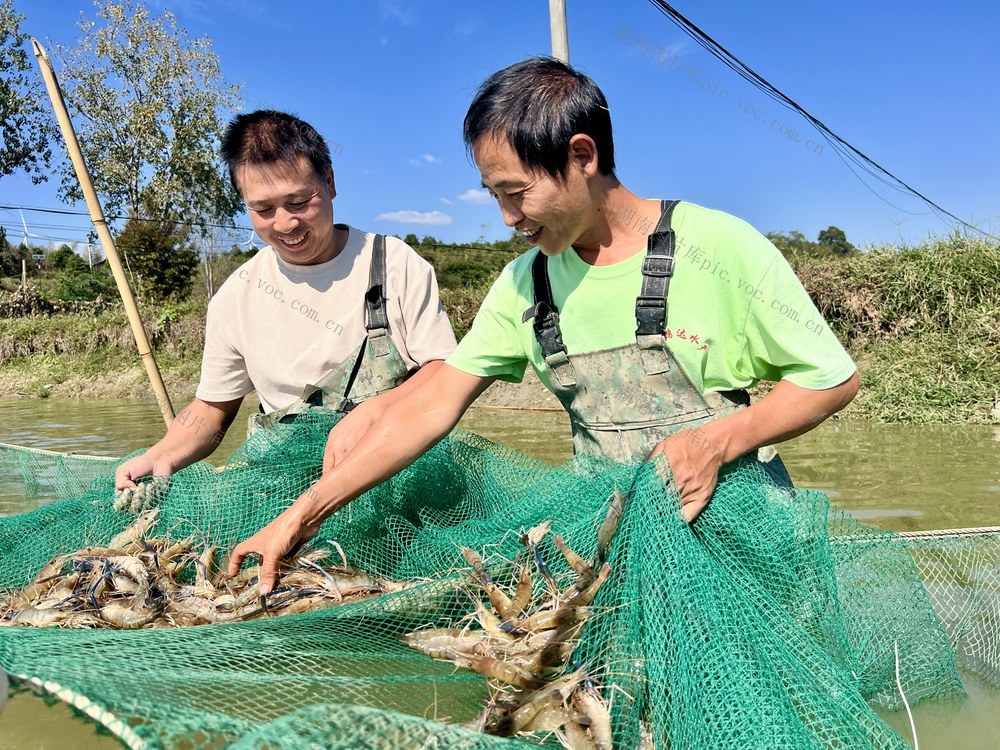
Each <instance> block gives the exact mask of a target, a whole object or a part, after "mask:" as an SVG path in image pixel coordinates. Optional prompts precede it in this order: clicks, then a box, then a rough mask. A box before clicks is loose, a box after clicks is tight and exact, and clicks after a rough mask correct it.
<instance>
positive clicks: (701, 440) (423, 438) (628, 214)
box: [230, 58, 858, 593]
mask: <svg viewBox="0 0 1000 750" xmlns="http://www.w3.org/2000/svg"><path fill="white" fill-rule="evenodd" d="M464 132H465V141H466V145H467V146H468V147H469V148H470V150H471V152H472V154H473V157H474V159H475V163H476V166H477V167H478V169H479V171H480V174H481V176H482V183H483V186H484V187H485V188H487V189H488V190H489V191H490V193H491V194H492V195H493V196H494V197H495V198H496V200H497V202H498V204H499V208H500V211H501V213H502V214H503V219H504V222H505V223H506V224H507V225H508V226H511V227H513V228H514V229H515V230H517V231H519V232H521V233H523V234H524V235H525V236H526V237H527V238H528V240H529V241H530V242H531V243H532V244H533V245H535V246H536V247H537V249H536V250H532V251H531V252H528V253H526V254H525V255H524V256H522V257H520V258H518V259H517V260H515V261H513V262H512V263H511V264H510V265H509V266H508V267H507V268H506V269H505V270H504V272H503V273H502V274H501V276H500V278H499V279H498V280H497V282H496V283H495V284H494V286H493V288H492V289H491V290H490V292H489V294H488V295H487V298H486V300H485V301H484V303H483V306H482V308H481V310H480V312H479V313H478V314H477V316H476V320H475V323H474V324H473V327H472V330H471V331H470V332H469V334H468V335H467V336H466V337H465V339H464V340H463V341H462V342H461V344H460V345H459V347H458V349H457V350H456V351H455V353H454V354H453V355H452V356H451V357H449V359H448V360H447V362H446V364H445V365H443V366H442V367H441V368H440V370H439V371H437V372H436V373H434V375H433V377H431V378H430V379H428V381H427V382H426V383H424V384H423V385H421V387H420V388H419V389H416V390H415V391H414V392H413V393H412V394H410V395H409V396H408V397H407V398H406V399H404V400H400V401H398V402H396V403H395V404H393V405H392V406H391V407H390V408H388V409H387V410H386V411H385V412H384V414H383V415H382V417H381V418H380V420H379V421H378V422H377V423H376V424H375V425H374V426H373V427H372V429H370V430H369V431H368V432H367V433H366V434H365V436H364V437H363V438H362V439H361V440H360V442H359V443H358V444H357V445H356V446H354V447H353V449H352V450H351V451H350V453H349V454H347V455H345V456H338V457H337V460H336V461H335V465H334V466H333V468H332V470H330V471H328V472H327V473H326V474H325V475H324V476H323V477H322V478H321V479H320V480H319V481H318V482H316V483H315V484H314V485H313V486H312V487H311V488H310V489H309V490H308V491H306V492H305V493H303V494H302V495H301V496H300V497H299V498H298V499H297V500H296V501H295V503H293V505H292V506H291V507H289V508H288V509H287V510H286V511H284V512H283V513H282V514H281V515H280V516H278V518H276V519H275V520H274V521H273V522H272V523H271V524H269V525H268V526H267V527H265V528H264V529H262V530H261V531H259V532H258V533H257V534H255V535H254V536H252V537H250V538H249V539H247V540H246V541H245V542H243V543H242V544H240V545H238V546H237V547H236V549H235V550H234V553H233V556H232V562H231V564H230V573H235V572H236V570H238V568H239V566H240V564H241V563H242V561H243V559H244V557H245V556H246V555H247V554H249V553H251V552H257V553H260V554H261V555H262V558H263V564H262V568H261V576H260V580H261V584H260V589H261V592H262V593H266V592H267V591H269V590H271V588H273V586H274V583H275V579H276V565H277V562H278V560H280V559H281V558H282V557H283V556H284V555H286V554H288V553H289V552H290V551H292V550H293V549H295V548H296V547H297V546H298V545H299V544H301V543H302V542H303V541H305V540H306V539H309V538H310V537H312V536H313V535H314V534H315V533H316V532H317V530H318V528H319V525H320V524H321V523H322V521H323V520H324V519H325V518H327V517H328V516H329V515H330V514H331V513H333V512H335V511H336V510H338V509H340V508H342V507H344V506H345V505H346V504H347V503H349V502H350V501H351V500H353V499H354V498H355V497H357V496H358V495H360V494H361V493H363V492H365V491H366V490H368V489H369V488H371V487H373V486H375V485H376V484H378V483H380V482H381V481H383V480H385V479H386V478H388V477H390V476H392V475H393V474H394V473H396V472H397V471H399V470H401V469H402V468H404V467H406V466H408V465H409V464H410V463H412V462H413V461H414V460H416V459H417V458H418V457H419V456H420V455H421V454H422V453H423V452H424V451H426V450H427V449H428V448H429V447H431V446H432V445H434V444H435V443H436V442H437V441H438V440H440V439H441V438H442V437H443V436H445V435H446V434H447V433H448V432H449V431H450V430H451V429H452V428H453V427H454V426H455V424H457V422H458V420H459V419H460V417H461V416H462V414H463V413H464V412H465V410H466V409H467V408H468V407H469V405H470V404H472V402H473V401H474V400H475V399H476V398H477V397H478V396H479V395H480V394H481V393H482V392H483V391H484V390H485V389H486V388H487V387H488V386H489V385H490V384H491V383H492V382H493V381H494V380H496V379H497V378H501V379H505V380H512V381H516V380H519V379H520V378H521V377H522V376H523V373H524V370H525V368H526V367H527V365H528V364H529V363H530V364H531V365H532V366H533V367H534V368H535V369H536V370H537V371H538V373H539V375H540V377H541V378H542V380H543V381H544V382H545V383H546V385H547V386H548V387H550V388H551V389H552V390H553V391H554V392H555V393H556V395H557V396H558V397H559V399H560V401H561V402H562V403H563V405H564V406H565V407H566V409H567V411H568V412H569V414H570V419H571V423H572V426H573V437H574V448H575V450H576V451H577V452H578V453H595V454H596V453H599V454H602V455H608V456H611V457H613V458H616V459H619V460H626V459H632V458H644V457H647V456H648V457H652V456H655V455H658V454H661V453H662V454H664V457H665V458H666V460H667V462H668V464H669V466H670V468H671V471H672V473H673V480H674V484H675V486H676V488H677V491H678V493H679V495H680V498H681V503H682V508H681V513H682V514H683V516H684V517H685V518H686V519H687V520H693V519H694V518H695V517H696V516H697V515H698V513H699V512H701V510H702V509H703V508H704V507H705V505H706V504H707V503H708V501H709V499H710V497H711V495H712V491H713V490H714V488H715V485H716V482H717V480H718V473H719V469H720V468H721V467H722V466H723V464H726V463H729V462H732V461H753V462H759V463H760V464H761V466H762V467H763V468H764V469H765V471H766V472H767V473H768V475H770V476H771V478H772V479H773V481H776V482H778V483H784V484H787V483H789V480H788V478H787V474H786V473H785V471H784V468H783V467H782V466H781V465H780V460H779V459H777V457H776V455H775V453H774V450H773V448H770V446H771V444H773V443H776V442H781V441H783V440H787V439H789V438H792V437H795V436H797V435H800V434H802V433H804V432H806V431H808V430H810V429H812V428H813V427H815V426H816V425H818V424H819V423H820V422H822V421H823V420H824V419H826V418H827V417H828V416H830V415H831V414H833V413H834V412H836V411H838V410H839V409H841V408H843V407H844V406H845V405H846V404H847V403H849V402H850V400H851V399H852V398H853V397H854V395H855V394H856V392H857V387H858V377H857V373H856V371H855V368H854V364H853V363H852V362H851V360H850V357H848V356H847V354H846V353H845V352H844V350H843V347H841V345H840V343H839V342H838V341H837V340H836V337H835V336H834V335H833V334H832V332H830V331H829V329H828V328H827V327H826V325H825V324H824V323H823V321H822V318H821V317H820V315H819V313H818V312H817V311H816V309H815V307H814V306H813V304H812V302H811V301H810V300H809V297H808V295H807V294H806V293H805V291H804V290H803V289H802V287H801V285H800V284H799V283H798V281H797V279H795V276H794V274H793V273H792V272H791V270H790V269H789V268H788V266H787V264H786V263H785V261H784V259H783V258H782V257H781V255H780V253H778V251H777V250H775V248H774V247H773V246H772V245H771V244H770V243H769V242H768V241H767V240H766V239H765V238H764V237H762V236H761V235H760V234H759V233H757V232H756V231H755V230H753V229H752V228H750V227H749V226H747V225H746V224H745V223H743V222H741V221H739V220H738V219H735V218H733V217H730V216H727V215H726V214H723V213H720V212H716V211H709V210H707V209H704V208H700V207H697V206H693V205H691V204H686V203H679V204H678V203H677V202H668V201H660V200H647V199H643V198H641V197H639V196H637V195H635V194H634V193H632V192H631V191H629V190H628V189H627V188H626V187H625V186H624V185H622V183H621V182H619V180H618V177H617V176H616V175H615V171H614V170H615V165H614V143H613V139H612V135H611V119H610V113H609V111H608V106H607V101H606V99H605V97H604V94H603V93H602V92H601V90H600V89H599V88H598V87H597V85H596V84H595V83H594V82H593V81H592V80H591V79H590V78H588V77H587V76H584V75H582V74H580V73H578V72H577V71H575V70H574V69H572V68H570V67H569V66H567V65H565V64H563V63H560V62H558V61H555V60H551V59H547V58H534V59H530V60H526V61H524V62H521V63H517V64H515V65H512V66H510V67H508V68H505V69H503V70H501V71H499V72H497V73H495V74H493V75H492V76H491V77H490V78H488V79H487V80H486V81H485V82H484V83H483V85H482V86H481V87H480V89H479V91H478V93H477V95H476V98H475V100H474V101H473V103H472V105H471V107H470V108H469V112H468V114H467V115H466V119H465V131H464ZM761 379H767V380H772V381H775V386H774V388H773V389H772V390H771V392H770V393H769V394H768V395H767V396H766V397H764V398H762V399H761V400H760V401H758V402H757V403H755V404H753V405H749V399H748V398H747V396H746V392H745V391H744V390H743V389H744V388H746V387H749V386H752V385H754V384H755V383H756V382H757V381H758V380H761Z"/></svg>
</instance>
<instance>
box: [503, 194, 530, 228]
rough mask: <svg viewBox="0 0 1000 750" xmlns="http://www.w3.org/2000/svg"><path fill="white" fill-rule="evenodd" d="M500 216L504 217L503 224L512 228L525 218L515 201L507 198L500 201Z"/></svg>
mask: <svg viewBox="0 0 1000 750" xmlns="http://www.w3.org/2000/svg"><path fill="white" fill-rule="evenodd" d="M500 214H501V215H502V216H503V223H504V224H506V225H507V226H509V227H511V228H513V227H514V226H515V225H516V224H518V223H519V222H520V221H521V219H523V218H524V214H523V213H521V209H519V208H518V207H517V206H515V205H514V202H513V201H511V200H509V199H506V198H501V199H500Z"/></svg>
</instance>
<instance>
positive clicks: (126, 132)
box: [57, 0, 242, 223]
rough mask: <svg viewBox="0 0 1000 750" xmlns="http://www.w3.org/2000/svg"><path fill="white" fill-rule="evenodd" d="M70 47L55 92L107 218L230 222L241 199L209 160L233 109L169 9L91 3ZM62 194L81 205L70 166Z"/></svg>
mask: <svg viewBox="0 0 1000 750" xmlns="http://www.w3.org/2000/svg"><path fill="white" fill-rule="evenodd" d="M95 5H96V6H97V18H98V19H99V20H100V25H99V24H98V22H97V21H94V20H88V19H86V18H84V17H83V15H82V14H81V18H80V22H79V27H80V30H81V32H82V35H81V37H80V39H79V43H78V45H77V46H76V47H75V48H73V49H67V48H65V47H62V46H59V45H57V49H58V52H59V56H60V57H61V58H62V60H63V66H62V70H61V71H60V72H59V77H60V84H61V86H62V88H63V91H64V94H65V98H66V100H67V103H68V105H69V108H70V110H71V113H72V116H73V119H74V123H75V124H76V129H77V133H78V135H79V138H80V144H81V149H82V151H83V155H84V159H85V161H86V162H87V164H88V166H89V169H90V173H91V177H92V178H93V180H94V185H95V188H96V190H97V192H98V193H99V194H100V195H101V198H102V200H103V203H104V208H105V210H106V211H107V212H108V213H109V214H111V215H114V214H120V213H121V212H122V210H125V211H126V212H127V215H128V217H129V218H130V219H133V218H136V217H138V216H139V215H140V214H139V212H140V208H142V209H148V210H151V211H152V212H153V213H152V214H151V216H152V217H154V218H162V219H166V218H178V217H182V218H183V219H184V221H185V222H189V223H197V222H206V221H216V222H219V221H225V220H230V219H232V217H234V216H235V215H236V214H237V213H239V212H240V211H241V208H242V206H241V203H240V201H239V196H238V195H236V193H235V191H233V189H232V187H231V186H230V184H229V179H228V177H227V176H226V175H225V174H224V173H223V170H222V168H221V166H220V165H219V163H218V162H217V160H216V158H215V153H216V152H217V150H218V142H219V135H220V133H221V130H222V125H223V122H224V119H223V117H224V113H228V112H230V111H232V110H234V109H236V108H237V107H238V105H239V104H240V102H241V99H240V94H239V92H240V86H239V85H233V84H230V83H228V82H227V81H226V80H225V79H224V78H223V76H222V72H221V70H220V68H219V59H218V56H217V55H216V54H215V53H214V52H213V51H212V42H211V40H210V39H208V38H207V37H199V38H194V39H192V38H190V37H189V36H188V34H187V32H186V31H185V30H184V29H183V28H179V27H178V26H177V21H176V19H175V18H174V16H173V15H172V14H171V13H170V12H169V11H166V10H165V11H163V13H162V15H160V16H157V17H155V18H154V17H152V16H151V15H150V11H149V9H147V8H144V7H143V6H141V5H139V4H137V3H136V2H135V0H122V1H121V2H109V1H104V2H102V0H96V2H95ZM61 172H62V186H61V191H60V192H61V195H62V197H63V198H64V199H66V200H68V201H71V202H72V201H76V200H79V199H80V198H82V193H81V191H80V186H79V183H78V182H77V179H76V175H75V173H74V172H73V169H72V166H71V165H70V164H69V163H68V162H65V163H64V164H63V165H62V169H61Z"/></svg>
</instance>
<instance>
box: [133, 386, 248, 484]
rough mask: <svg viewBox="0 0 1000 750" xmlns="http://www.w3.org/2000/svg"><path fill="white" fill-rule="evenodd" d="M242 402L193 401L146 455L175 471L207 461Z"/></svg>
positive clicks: (239, 400)
mask: <svg viewBox="0 0 1000 750" xmlns="http://www.w3.org/2000/svg"><path fill="white" fill-rule="evenodd" d="M241 402H242V399H237V400H235V401H230V402H217V403H216V402H211V403H210V402H206V401H202V400H201V399H197V398H196V399H194V400H193V401H192V402H191V403H190V404H188V406H187V407H186V408H185V409H183V410H182V411H181V412H180V413H179V414H178V415H177V416H176V417H174V420H173V422H171V423H170V427H169V428H167V433H166V434H165V435H164V436H163V437H162V438H161V439H160V440H159V442H157V443H156V444H155V445H153V446H152V447H150V449H149V450H148V451H147V453H148V454H149V456H150V457H151V458H156V459H159V460H161V461H164V462H166V463H168V464H169V465H170V466H171V467H172V468H173V470H174V471H180V470H181V469H184V468H186V467H188V466H190V465H191V464H193V463H195V462H197V461H201V460H202V459H203V458H207V457H208V456H210V455H212V453H213V452H214V451H215V449H216V448H217V447H218V446H219V443H220V442H222V438H223V437H224V436H225V433H226V430H227V429H228V428H229V425H230V424H232V421H233V419H234V418H235V416H236V413H237V412H238V411H239V407H240V403H241Z"/></svg>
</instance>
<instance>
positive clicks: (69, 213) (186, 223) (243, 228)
mask: <svg viewBox="0 0 1000 750" xmlns="http://www.w3.org/2000/svg"><path fill="white" fill-rule="evenodd" d="M0 209H5V210H8V211H34V212H36V213H43V214H60V215H63V216H87V217H89V216H90V214H89V213H87V212H86V211H71V210H69V209H65V208H39V207H33V206H6V205H0ZM105 218H107V219H111V220H114V221H117V220H119V219H130V220H134V221H157V222H170V223H171V224H177V225H180V226H185V227H208V228H211V229H230V230H233V231H240V232H250V231H252V227H247V226H238V225H236V224H213V223H211V222H207V221H179V220H177V219H164V218H150V217H148V216H121V215H109V216H106V217H105Z"/></svg>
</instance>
